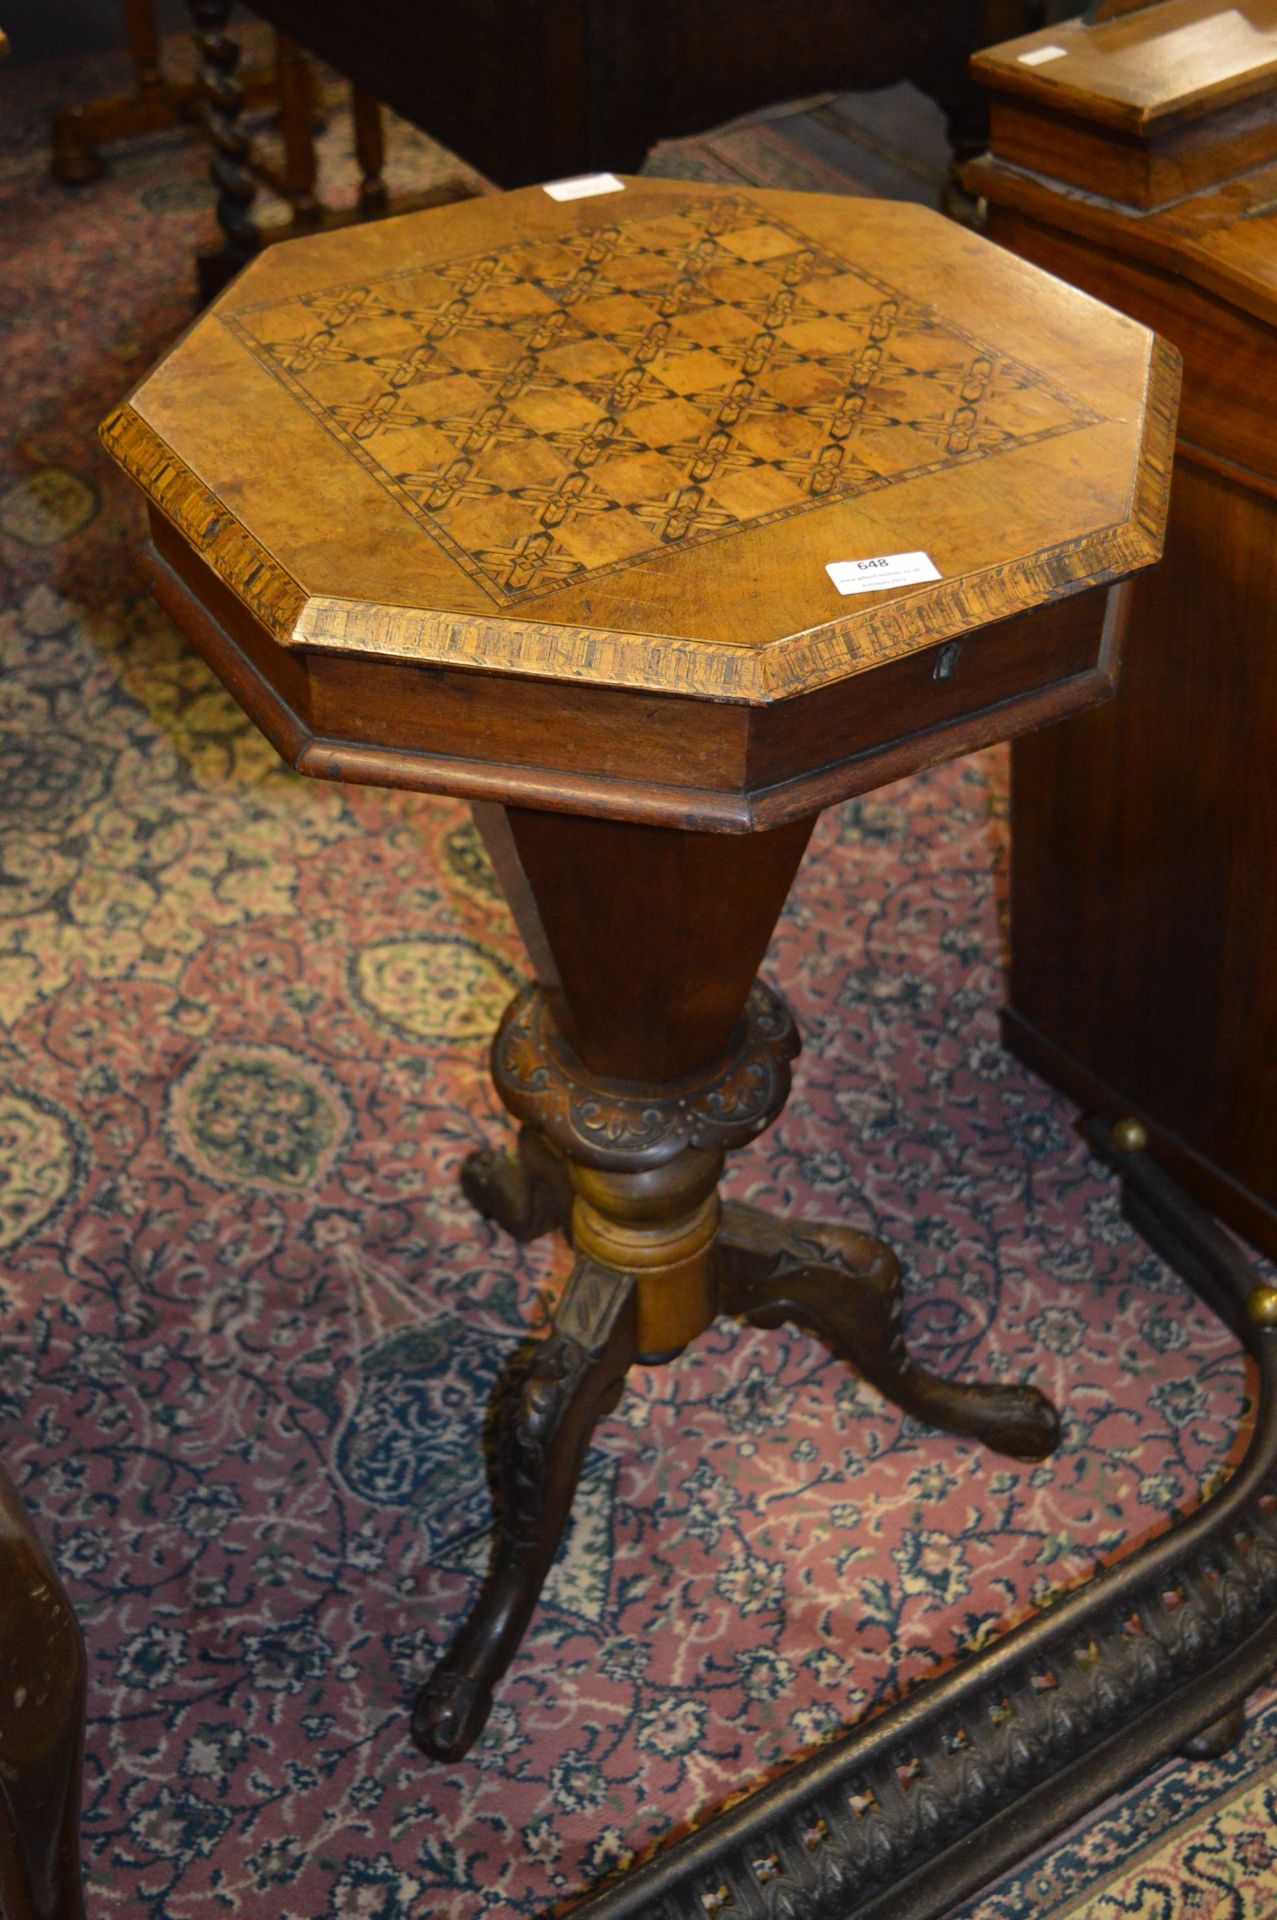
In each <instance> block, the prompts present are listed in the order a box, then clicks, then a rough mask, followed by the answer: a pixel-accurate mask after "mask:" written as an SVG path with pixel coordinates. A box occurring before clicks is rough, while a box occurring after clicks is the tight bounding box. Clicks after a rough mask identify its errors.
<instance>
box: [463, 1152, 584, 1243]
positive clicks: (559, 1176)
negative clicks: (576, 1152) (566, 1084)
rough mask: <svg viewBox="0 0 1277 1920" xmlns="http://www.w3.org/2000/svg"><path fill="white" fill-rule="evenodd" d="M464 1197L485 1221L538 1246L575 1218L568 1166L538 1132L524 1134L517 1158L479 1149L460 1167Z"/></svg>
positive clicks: (510, 1154) (561, 1156) (468, 1156)
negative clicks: (543, 1239)
mask: <svg viewBox="0 0 1277 1920" xmlns="http://www.w3.org/2000/svg"><path fill="white" fill-rule="evenodd" d="M461 1191H462V1192H463V1193H464V1194H465V1196H466V1199H467V1200H468V1201H469V1202H470V1204H471V1206H472V1207H473V1208H474V1209H475V1212H476V1213H479V1214H481V1215H482V1216H483V1218H484V1219H485V1220H491V1221H492V1222H493V1223H494V1224H495V1225H496V1226H498V1227H500V1228H502V1229H503V1231H504V1232H506V1233H508V1234H510V1235H511V1236H512V1237H513V1238H514V1239H515V1240H536V1239H539V1238H540V1236H541V1235H542V1234H544V1233H552V1232H553V1231H554V1229H555V1228H556V1227H561V1228H563V1230H564V1231H565V1232H566V1230H567V1226H568V1222H569V1220H570V1218H571V1213H572V1176H571V1174H570V1173H569V1171H568V1163H567V1161H566V1160H565V1159H564V1158H563V1155H562V1154H561V1153H558V1152H556V1151H555V1149H554V1148H553V1147H552V1146H551V1145H550V1142H549V1141H548V1140H547V1139H546V1137H545V1135H544V1134H543V1133H541V1132H539V1131H538V1129H537V1128H536V1127H522V1128H520V1130H519V1150H518V1155H517V1157H516V1156H515V1155H514V1154H512V1153H494V1152H492V1151H491V1150H490V1149H489V1148H486V1147H480V1148H479V1149H478V1150H477V1151H476V1152H474V1153H471V1154H468V1155H467V1156H466V1158H465V1160H464V1161H463V1162H462V1165H461Z"/></svg>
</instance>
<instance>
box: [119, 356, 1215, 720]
mask: <svg viewBox="0 0 1277 1920" xmlns="http://www.w3.org/2000/svg"><path fill="white" fill-rule="evenodd" d="M1179 370H1180V358H1179V354H1178V353H1177V351H1176V350H1175V348H1174V347H1171V346H1169V345H1168V344H1167V343H1166V342H1165V341H1163V340H1160V339H1157V338H1154V341H1153V345H1152V348H1151V351H1150V358H1149V368H1148V379H1147V385H1146V391H1145V395H1144V429H1143V437H1142V441H1141V445H1140V448H1139V451H1138V455H1137V460H1136V465H1135V470H1134V473H1133V479H1132V491H1131V498H1130V504H1129V509H1128V513H1127V517H1126V519H1125V520H1123V521H1121V522H1118V523H1116V524H1114V525H1112V526H1109V527H1104V528H1100V529H1097V531H1096V532H1094V533H1090V534H1085V535H1082V536H1080V537H1079V538H1077V539H1074V540H1070V541H1066V542H1062V543H1061V544H1060V545H1058V546H1054V547H1048V548H1044V549H1043V550H1042V551H1041V552H1039V553H1036V554H1033V555H1030V556H1027V557H1026V558H1024V559H1021V560H1014V561H1009V562H1007V563H1005V564H1002V565H998V566H993V567H988V568H985V569H983V570H982V571H981V572H978V573H973V574H966V575H963V576H962V577H960V578H958V579H950V580H941V581H938V582H935V583H934V584H931V585H928V586H922V587H918V588H916V589H913V590H911V591H910V592H909V593H907V594H904V595H899V594H898V595H896V596H893V597H892V598H891V599H889V600H885V601H882V602H880V603H879V604H878V605H876V606H871V607H860V608H858V609H856V610H855V611H852V612H850V613H848V614H846V615H844V616H843V617H842V618H840V619H837V620H832V621H829V622H826V623H823V624H822V625H820V626H816V627H813V628H811V629H809V630H808V631H807V632H805V633H799V634H793V635H788V636H786V637H784V638H781V639H777V640H776V641H774V642H772V643H770V644H768V645H763V646H750V647H746V646H739V647H738V646H731V645H727V644H724V643H723V642H721V641H700V640H691V639H687V638H681V637H677V636H673V635H669V634H658V633H633V632H616V631H607V630H600V629H598V628H589V627H579V626H572V625H555V624H552V623H549V622H537V621H528V620H521V619H518V618H515V617H510V616H508V615H507V616H501V615H497V614H491V615H489V614H466V613H456V612H443V611H438V610H429V609H422V608H414V607H397V606H387V605H384V604H372V603H368V602H364V601H359V600H347V599H342V598H339V597H333V596H328V595H322V594H321V595H312V594H308V593H307V592H306V590H305V588H304V586H303V585H302V584H301V582H299V581H298V580H296V579H295V578H294V577H293V575H292V574H290V573H289V572H288V570H287V569H286V568H285V567H283V566H282V565H281V564H280V562H279V561H278V560H277V559H276V558H275V557H274V555H272V554H271V553H270V552H269V551H268V550H267V549H266V548H265V547H264V546H263V545H262V544H261V543H260V541H258V540H257V539H256V538H255V537H254V536H253V535H252V534H251V533H250V532H249V531H248V529H247V528H246V527H244V526H243V525H242V524H241V523H240V522H239V521H237V520H236V519H235V517H234V516H233V515H232V514H231V513H230V512H229V510H228V509H227V507H226V506H225V504H224V503H223V502H221V501H219V500H218V499H217V497H216V496H215V495H214V494H213V493H212V492H211V491H210V490H209V488H208V487H207V486H205V484H204V483H203V482H202V481H201V480H200V479H199V477H198V476H197V475H196V474H195V473H194V472H193V471H192V470H191V468H190V467H188V466H187V465H186V463H185V462H184V461H183V460H182V459H181V458H180V457H179V456H178V455H177V454H176V453H175V452H174V450H173V449H172V447H170V446H169V445H168V444H167V442H166V441H164V440H163V439H162V438H161V437H160V435H159V434H157V433H156V432H155V431H154V429H153V428H152V427H150V426H149V425H148V423H147V422H146V421H145V420H144V419H143V418H142V416H141V415H140V414H139V413H138V412H137V411H136V410H135V409H134V408H133V407H132V406H129V405H125V406H123V407H119V408H117V409H116V411H115V412H114V413H112V414H111V415H110V417H109V418H108V419H107V420H106V421H105V422H104V424H103V426H102V429H101V436H102V440H103V443H104V445H105V446H106V448H107V450H108V451H109V452H110V453H111V454H112V455H113V456H114V458H115V459H117V460H118V461H119V463H120V465H121V466H122V467H123V468H124V469H125V471H126V472H127V473H129V474H130V475H131V477H132V478H133V479H134V480H135V481H136V482H137V484H138V485H139V486H140V487H141V488H142V490H143V492H144V493H145V494H146V495H147V497H148V498H149V499H150V500H151V501H152V502H153V503H154V504H155V506H156V507H158V508H159V510H160V512H162V513H163V514H164V515H165V516H166V517H167V518H168V519H169V520H170V521H171V522H172V523H173V525H174V526H175V527H176V529H177V530H178V532H179V533H180V534H181V535H182V537H183V539H185V540H186V541H188V542H189V544H190V545H191V546H192V547H193V548H194V549H195V551H196V552H197V553H198V554H199V555H200V557H201V558H202V559H203V560H204V561H205V562H206V563H207V564H208V566H209V567H211V568H212V570H213V571H214V573H215V574H216V575H217V576H218V578H219V579H221V580H223V581H224V582H225V584H226V585H227V586H228V587H229V588H230V589H231V591H232V592H233V593H234V594H236V595H237V597H238V598H239V599H240V600H241V601H242V602H243V603H244V605H245V606H246V607H247V608H248V609H249V611H250V612H251V613H252V614H254V615H255V616H256V618H257V619H258V620H260V621H261V623H262V625H263V626H264V627H265V628H266V629H267V631H268V632H269V633H270V634H271V635H272V636H273V637H274V638H275V639H276V640H278V641H279V642H280V643H281V644H282V645H284V646H290V647H310V648H316V649H319V650H323V651H330V652H338V653H348V654H374V655H380V656H383V657H384V656H390V657H392V658H396V659H402V660H407V661H420V662H422V663H429V664H436V665H446V666H458V667H468V668H473V669H477V670H480V671H487V672H499V673H513V674H528V675H532V676H534V677H537V678H542V679H554V680H571V681H580V682H586V683H589V684H593V685H600V686H616V687H632V688H636V689H640V690H646V691H653V692H655V691H663V692H670V693H680V694H684V695H690V696H693V697H701V698H707V699H719V700H724V699H725V700H737V701H742V702H745V703H748V704H754V705H761V704H767V703H769V702H771V701H774V700H780V699H785V698H788V697H791V696H792V695H794V694H799V693H806V692H810V691H813V690H815V689H816V688H819V687H822V686H827V685H829V684H831V683H833V682H835V681H838V680H843V679H846V678H847V677H848V676H849V675H851V674H855V673H861V672H864V671H866V670H867V669H869V668H872V667H873V666H875V665H877V664H879V663H881V662H882V661H884V660H887V659H899V658H901V657H903V656H905V655H907V654H909V653H913V652H917V651H919V650H920V649H922V648H924V647H930V646H934V645H936V644H937V642H939V641H943V640H946V639H950V638H952V637H954V636H955V635H958V634H961V633H967V632H970V631H972V630H973V629H976V628H979V627H982V626H987V625H989V624H990V623H992V622H993V621H995V620H1004V619H1008V618H1010V617H1011V616H1013V615H1015V614H1017V613H1024V612H1027V611H1029V610H1030V609H1031V608H1033V607H1035V606H1041V605H1042V604H1044V603H1045V602H1047V601H1051V600H1055V599H1059V598H1061V597H1062V596H1063V595H1065V594H1068V593H1070V592H1074V591H1077V590H1080V589H1081V588H1084V587H1087V586H1092V585H1102V584H1104V583H1105V582H1106V581H1110V580H1116V579H1120V578H1121V577H1123V576H1124V575H1126V574H1128V573H1131V572H1134V571H1136V570H1137V569H1139V568H1141V567H1145V566H1148V565H1149V564H1150V563H1151V562H1153V561H1154V560H1156V559H1157V558H1158V557H1159V556H1160V553H1161V544H1162V537H1163V533H1164V529H1165V523H1166V511H1167V503H1168V497H1169V489H1170V480H1171V462H1172V458H1173V454H1174V444H1175V415H1176V404H1177V400H1178V394H1179Z"/></svg>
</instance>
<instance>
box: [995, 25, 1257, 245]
mask: <svg viewBox="0 0 1277 1920" xmlns="http://www.w3.org/2000/svg"><path fill="white" fill-rule="evenodd" d="M1044 56H1045V57H1044ZM972 65H973V70H974V72H975V73H976V75H977V77H978V78H979V79H981V80H982V81H983V82H984V84H985V85H986V86H987V87H988V88H989V89H990V91H991V95H992V105H991V113H990V146H991V148H992V150H993V152H995V153H996V154H998V156H999V157H1000V158H1001V159H1002V160H1004V161H1006V162H1009V163H1011V164H1013V165H1015V166H1018V167H1023V168H1026V169H1029V170H1030V171H1033V172H1037V173H1041V174H1044V175H1046V176H1047V177H1049V178H1050V179H1052V180H1056V181H1064V182H1068V183H1069V184H1071V185H1073V186H1076V187H1080V188H1084V189H1085V190H1086V191H1087V192H1088V193H1092V194H1095V195H1098V196H1100V197H1102V198H1104V199H1108V200H1112V201H1118V202H1121V203H1123V204H1126V205H1129V206H1132V207H1138V208H1141V209H1144V210H1148V209H1151V208H1156V207H1165V206H1170V205H1172V204H1173V203H1174V202H1175V201H1177V200H1179V199H1182V198H1183V197H1184V196H1185V195H1187V194H1193V193H1196V192H1198V191H1199V190H1200V189H1202V188H1204V187H1209V186H1213V185H1216V184H1218V183H1219V182H1220V181H1222V180H1225V179H1228V178H1230V177H1232V176H1234V175H1236V174H1238V173H1241V172H1242V171H1244V170H1245V169H1247V168H1250V167H1258V166H1262V165H1264V164H1265V163H1266V162H1268V161H1271V160H1274V159H1277V116H1274V114H1273V112H1272V109H1271V102H1270V100H1269V98H1268V96H1269V94H1270V91H1271V88H1272V85H1273V82H1274V81H1275V80H1277V0H1250V4H1248V5H1247V6H1246V7H1244V8H1239V7H1235V6H1228V5H1225V4H1223V0H1161V4H1160V5H1155V6H1149V7H1145V8H1144V9H1142V10H1141V11H1140V12H1138V13H1133V14H1128V15H1126V16H1124V17H1122V18H1119V19H1116V20H1112V21H1107V22H1104V23H1102V24H1098V25H1095V26H1088V25H1087V24H1086V23H1085V22H1084V21H1081V20H1070V21H1064V22H1062V23H1060V24H1058V25H1057V26H1054V27H1052V28H1050V29H1049V30H1044V31H1043V32H1040V33H1035V34H1028V35H1025V36H1024V37H1023V38H1022V39H1019V40H1014V41H1012V42H1010V43H1009V45H1006V46H1002V47H993V48H989V49H987V50H986V51H985V52H983V53H981V54H979V55H977V57H976V59H975V60H974V61H973V63H972Z"/></svg>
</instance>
